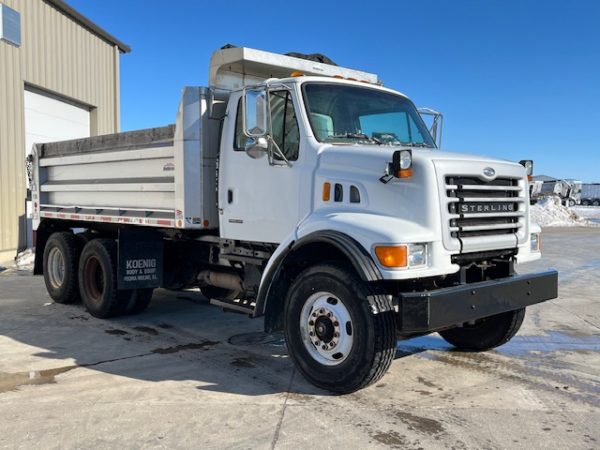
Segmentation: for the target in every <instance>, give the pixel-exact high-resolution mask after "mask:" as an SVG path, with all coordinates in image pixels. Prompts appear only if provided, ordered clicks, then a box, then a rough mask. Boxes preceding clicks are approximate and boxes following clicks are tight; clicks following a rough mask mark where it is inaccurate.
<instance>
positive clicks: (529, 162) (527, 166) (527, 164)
mask: <svg viewBox="0 0 600 450" xmlns="http://www.w3.org/2000/svg"><path fill="white" fill-rule="evenodd" d="M519 164H521V165H522V166H523V167H525V169H526V170H527V176H529V177H530V176H532V175H533V161H532V160H531V159H522V160H521V161H519Z"/></svg>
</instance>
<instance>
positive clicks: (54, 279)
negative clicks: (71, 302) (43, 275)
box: [48, 247, 65, 289]
mask: <svg viewBox="0 0 600 450" xmlns="http://www.w3.org/2000/svg"><path fill="white" fill-rule="evenodd" d="M48 280H49V281H50V285H51V286H52V288H53V289H60V288H61V286H62V285H63V282H64V281H65V258H64V256H63V254H62V252H61V251H60V248H58V247H53V248H52V249H51V250H50V252H49V253H48Z"/></svg>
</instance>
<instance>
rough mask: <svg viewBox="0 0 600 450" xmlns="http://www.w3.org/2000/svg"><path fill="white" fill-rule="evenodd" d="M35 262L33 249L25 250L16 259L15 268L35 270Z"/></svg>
mask: <svg viewBox="0 0 600 450" xmlns="http://www.w3.org/2000/svg"><path fill="white" fill-rule="evenodd" d="M34 261H35V252H34V250H33V249H32V248H28V249H27V250H23V251H22V252H21V253H19V254H18V255H17V256H16V257H15V266H17V268H19V269H29V270H33V263H34Z"/></svg>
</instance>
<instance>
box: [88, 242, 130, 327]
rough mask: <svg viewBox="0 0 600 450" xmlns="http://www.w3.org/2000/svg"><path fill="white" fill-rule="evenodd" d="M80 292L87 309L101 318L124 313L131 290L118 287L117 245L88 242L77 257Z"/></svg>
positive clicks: (113, 243)
mask: <svg viewBox="0 0 600 450" xmlns="http://www.w3.org/2000/svg"><path fill="white" fill-rule="evenodd" d="M79 292H80V294H81V299H82V301H83V304H84V305H85V307H86V308H87V310H88V312H89V313H90V314H91V315H92V316H94V317H98V318H101V319H105V318H108V317H112V316H115V315H118V314H121V313H123V312H125V308H126V307H127V304H128V300H129V298H130V296H131V291H119V290H117V244H116V242H115V241H114V240H112V239H94V240H91V241H89V242H88V243H87V244H86V245H85V247H84V248H83V251H82V252H81V258H80V259H79Z"/></svg>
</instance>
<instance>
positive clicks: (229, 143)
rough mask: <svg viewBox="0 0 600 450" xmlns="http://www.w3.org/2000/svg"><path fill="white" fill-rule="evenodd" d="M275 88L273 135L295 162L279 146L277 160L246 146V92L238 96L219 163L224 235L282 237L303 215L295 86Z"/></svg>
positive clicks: (268, 239) (231, 108)
mask: <svg viewBox="0 0 600 450" xmlns="http://www.w3.org/2000/svg"><path fill="white" fill-rule="evenodd" d="M269 94H270V95H269V97H270V102H269V103H270V113H271V130H270V135H271V137H272V139H273V140H274V141H275V142H276V143H277V145H278V146H279V148H280V149H281V151H282V152H283V154H284V155H285V157H286V158H287V160H288V161H289V164H287V163H286V162H285V161H284V160H283V159H282V158H281V157H278V156H277V155H276V152H275V153H274V156H273V161H272V163H270V162H269V157H268V156H267V154H266V153H265V154H264V155H262V156H261V157H259V158H257V159H254V158H252V157H250V156H249V155H248V154H247V153H246V152H245V144H246V140H247V138H246V136H245V135H244V130H243V120H242V103H243V102H242V99H241V95H240V96H239V97H237V98H236V99H232V101H231V102H230V104H229V111H228V115H227V117H228V119H230V120H227V122H226V127H227V130H224V131H225V132H224V133H223V142H222V143H221V158H220V164H219V166H220V167H219V222H220V229H221V237H223V238H227V239H239V240H244V241H254V242H268V243H280V242H282V241H283V240H284V239H285V238H286V237H287V236H288V235H289V234H290V233H291V232H292V231H293V230H294V229H295V227H296V225H297V224H298V222H299V220H300V219H301V217H302V215H301V199H300V185H301V173H302V167H303V166H302V164H303V159H304V158H303V156H304V155H302V154H301V152H300V133H299V127H298V120H297V114H296V110H295V107H294V101H293V95H292V93H291V92H290V91H289V90H275V91H271V92H270V93H269ZM269 141H270V139H269ZM269 145H272V144H271V143H269Z"/></svg>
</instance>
